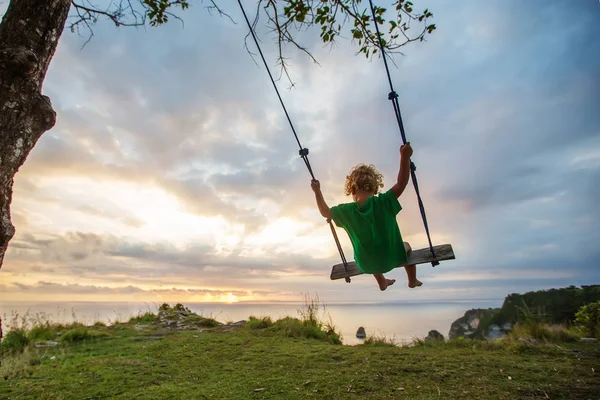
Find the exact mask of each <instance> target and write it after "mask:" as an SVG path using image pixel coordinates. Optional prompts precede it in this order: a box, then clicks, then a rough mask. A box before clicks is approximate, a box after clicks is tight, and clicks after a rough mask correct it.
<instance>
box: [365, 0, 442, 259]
mask: <svg viewBox="0 0 600 400" xmlns="http://www.w3.org/2000/svg"><path fill="white" fill-rule="evenodd" d="M369 5H370V6H371V13H372V14H373V23H374V24H375V30H376V31H377V37H378V39H379V49H380V51H381V56H382V58H383V63H384V65H385V71H386V73H387V78H388V82H389V84H390V93H389V94H388V100H391V101H392V105H393V107H394V113H395V114H396V121H397V122H398V127H399V128H400V135H401V136H402V143H404V144H406V133H405V131H404V124H403V123H402V115H401V114H400V105H399V104H398V93H396V91H395V90H394V85H393V84H392V77H391V75H390V69H389V68H388V63H387V58H386V57H387V56H386V53H385V49H384V47H383V42H382V39H381V33H380V32H379V25H378V24H377V16H376V15H375V7H373V0H369ZM416 170H417V166H416V165H415V163H414V162H412V161H411V162H410V176H411V178H412V179H411V180H412V182H413V186H414V188H415V193H416V194H417V200H418V203H419V210H420V211H421V218H422V219H423V225H424V226H425V232H426V233H427V240H428V242H429V251H431V255H432V256H433V257H435V251H434V250H433V244H432V243H431V235H430V234H429V225H428V224H427V216H426V215H425V206H424V205H423V200H422V199H421V194H420V193H419V185H418V183H417V173H416ZM439 263H440V262H439V261H432V262H431V265H432V266H433V267H435V266H436V265H438V264H439Z"/></svg>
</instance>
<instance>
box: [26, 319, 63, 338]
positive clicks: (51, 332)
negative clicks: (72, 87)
mask: <svg viewBox="0 0 600 400" xmlns="http://www.w3.org/2000/svg"><path fill="white" fill-rule="evenodd" d="M27 336H28V338H29V340H30V341H32V342H35V341H39V340H53V339H56V330H55V328H54V327H52V326H51V325H50V323H49V322H46V323H45V324H43V325H37V326H34V327H33V328H31V329H30V330H29V333H28V334H27Z"/></svg>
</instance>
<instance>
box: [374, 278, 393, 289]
mask: <svg viewBox="0 0 600 400" xmlns="http://www.w3.org/2000/svg"><path fill="white" fill-rule="evenodd" d="M373 276H374V277H375V280H376V281H377V284H378V285H379V290H385V289H387V287H388V286H392V285H393V284H394V282H396V280H395V279H386V278H385V276H383V274H373Z"/></svg>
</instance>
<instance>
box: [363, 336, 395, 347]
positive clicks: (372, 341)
mask: <svg viewBox="0 0 600 400" xmlns="http://www.w3.org/2000/svg"><path fill="white" fill-rule="evenodd" d="M362 345H370V346H396V342H395V341H394V340H393V339H392V338H388V337H386V336H385V335H369V336H368V337H367V338H366V339H365V340H364V341H363V343H362Z"/></svg>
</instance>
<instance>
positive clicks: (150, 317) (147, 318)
mask: <svg viewBox="0 0 600 400" xmlns="http://www.w3.org/2000/svg"><path fill="white" fill-rule="evenodd" d="M157 320H158V315H156V314H153V313H151V312H150V311H146V312H145V313H143V314H142V313H139V314H138V315H137V316H135V317H133V318H131V319H130V320H129V322H130V323H140V322H149V323H152V322H155V321H157Z"/></svg>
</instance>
